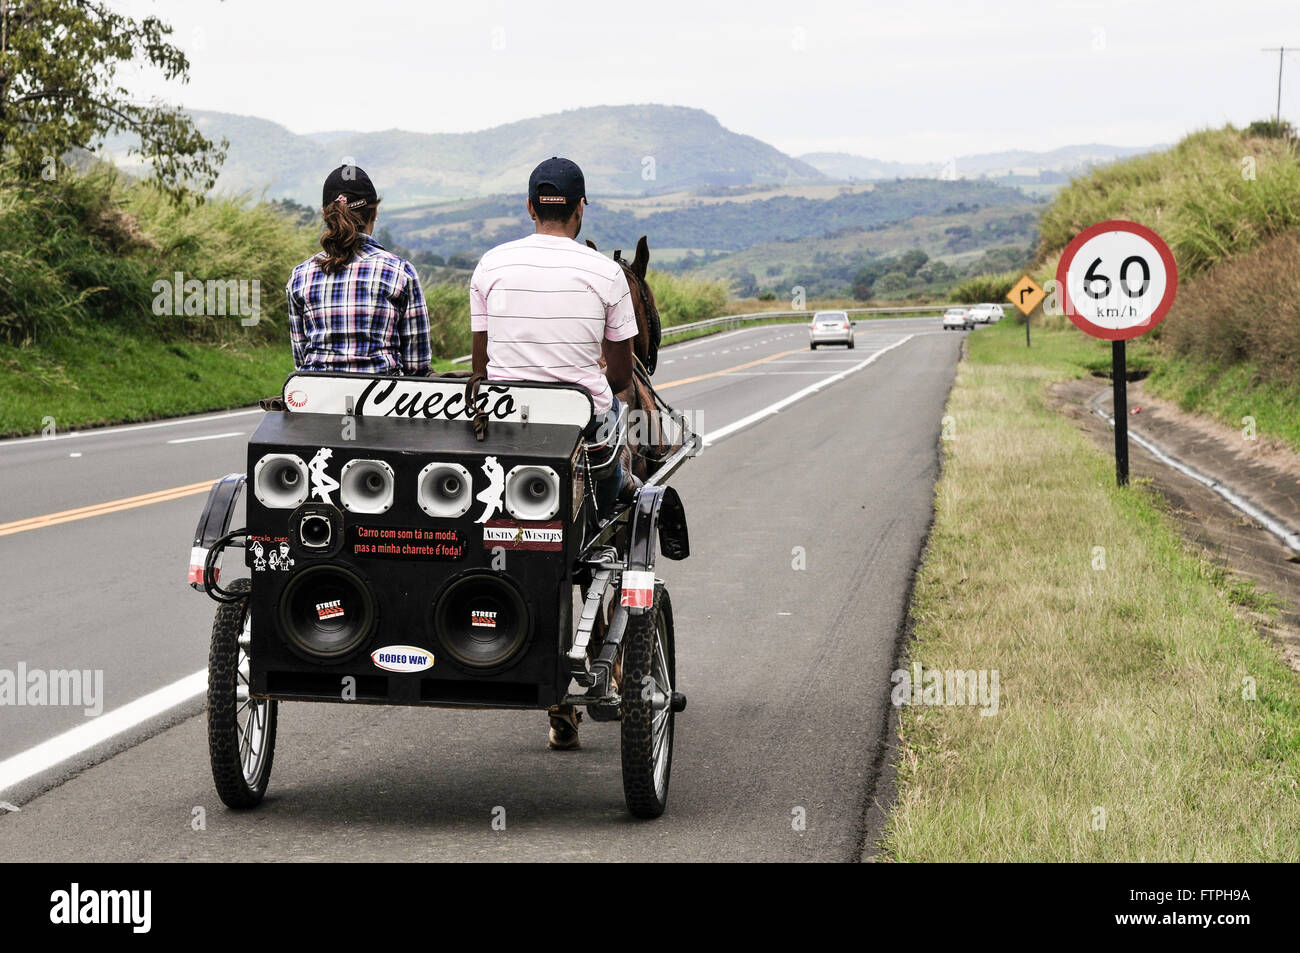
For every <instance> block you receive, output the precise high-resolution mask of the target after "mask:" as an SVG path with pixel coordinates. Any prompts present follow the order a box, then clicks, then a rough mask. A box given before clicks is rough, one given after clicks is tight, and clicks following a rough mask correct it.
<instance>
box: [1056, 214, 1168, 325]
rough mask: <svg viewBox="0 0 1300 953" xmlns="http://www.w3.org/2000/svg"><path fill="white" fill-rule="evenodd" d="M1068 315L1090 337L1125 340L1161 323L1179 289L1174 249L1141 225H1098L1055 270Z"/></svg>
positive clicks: (1079, 239)
mask: <svg viewBox="0 0 1300 953" xmlns="http://www.w3.org/2000/svg"><path fill="white" fill-rule="evenodd" d="M1056 282H1057V286H1058V287H1059V288H1060V289H1061V303H1062V304H1063V305H1064V308H1065V315H1066V317H1068V318H1069V319H1070V320H1071V321H1072V322H1074V325H1075V327H1077V328H1078V329H1079V330H1080V331H1083V332H1084V333H1085V334H1091V335H1092V336H1093V337H1095V338H1102V339H1104V340H1107V341H1126V340H1128V339H1129V338H1135V337H1137V336H1138V335H1141V334H1146V333H1147V332H1148V331H1150V330H1151V329H1152V328H1153V327H1155V326H1156V325H1157V324H1159V323H1160V321H1161V320H1162V319H1163V318H1164V316H1165V315H1166V314H1168V313H1169V309H1170V307H1172V306H1173V303H1174V294H1175V293H1176V292H1177V291H1178V266H1177V265H1175V264H1174V256H1173V253H1172V252H1170V251H1169V246H1168V245H1166V244H1165V243H1164V241H1163V240H1162V239H1161V238H1160V236H1159V235H1157V234H1156V233H1155V232H1153V231H1151V229H1149V228H1147V227H1146V226H1145V225H1139V224H1138V223H1137V222H1125V221H1121V220H1118V219H1116V220H1113V221H1109V222H1099V223H1098V224H1096V225H1093V226H1092V227H1091V228H1086V229H1084V230H1083V231H1082V232H1080V233H1079V234H1078V235H1076V236H1075V237H1074V240H1073V241H1072V242H1070V244H1069V245H1067V246H1066V248H1065V252H1064V254H1062V255H1061V263H1060V264H1059V265H1058V266H1057V268H1056Z"/></svg>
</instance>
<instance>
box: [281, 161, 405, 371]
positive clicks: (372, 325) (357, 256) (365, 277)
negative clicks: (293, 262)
mask: <svg viewBox="0 0 1300 953" xmlns="http://www.w3.org/2000/svg"><path fill="white" fill-rule="evenodd" d="M321 212H322V214H323V215H324V218H325V231H324V233H323V234H322V235H321V238H320V244H321V248H322V249H323V251H321V252H319V253H318V254H316V255H314V256H312V257H311V258H309V259H307V260H306V261H304V262H303V263H302V264H301V265H299V266H298V267H297V268H295V269H294V270H293V274H292V275H291V276H290V278H289V283H288V284H287V285H286V286H285V292H286V293H287V295H288V297H289V338H290V340H291V341H292V343H293V361H294V364H296V365H297V367H298V369H299V370H302V371H356V372H359V373H365V374H410V375H416V374H418V375H423V374H426V373H427V372H428V370H429V312H428V310H427V309H426V307H425V304H424V294H423V293H422V292H421V291H420V278H419V276H418V275H417V274H416V273H415V269H414V268H413V267H411V263H410V262H408V261H406V260H405V259H402V258H399V257H397V256H396V255H394V254H393V253H392V252H389V251H387V250H385V249H384V247H383V246H382V245H380V244H379V243H378V242H376V241H375V240H374V238H372V237H371V235H370V233H371V231H373V230H374V227H375V218H376V217H377V215H378V213H379V196H378V195H377V194H376V193H375V187H374V185H373V184H371V182H370V176H368V175H366V173H365V172H364V171H363V170H362V169H360V168H358V167H357V166H352V165H342V166H339V167H338V168H337V169H335V170H334V171H333V172H331V173H330V174H329V177H328V178H327V179H326V180H325V187H324V189H323V190H322V191H321Z"/></svg>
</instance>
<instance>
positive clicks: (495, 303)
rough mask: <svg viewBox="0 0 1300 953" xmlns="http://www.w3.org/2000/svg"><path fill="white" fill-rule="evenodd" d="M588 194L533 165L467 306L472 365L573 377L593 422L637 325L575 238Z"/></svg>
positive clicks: (569, 720)
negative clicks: (524, 228)
mask: <svg viewBox="0 0 1300 953" xmlns="http://www.w3.org/2000/svg"><path fill="white" fill-rule="evenodd" d="M586 202H587V190H586V182H585V180H584V179H583V176H582V170H581V169H579V168H578V166H577V165H576V164H575V163H573V162H571V161H570V160H568V159H561V158H557V157H554V156H552V157H551V158H550V159H547V160H546V161H544V162H542V163H541V164H540V165H539V166H538V167H537V168H536V169H534V170H533V174H532V175H531V176H529V178H528V199H527V202H526V204H525V207H526V208H527V210H528V217H529V218H531V219H532V220H533V223H534V225H535V228H536V231H535V233H534V234H532V235H529V236H528V237H526V238H521V239H519V240H517V241H513V242H506V243H505V244H504V245H498V246H497V247H495V248H493V249H492V250H491V251H489V252H488V253H487V254H485V255H484V256H483V258H482V260H481V261H479V263H478V267H477V268H475V269H474V277H473V278H472V279H471V280H470V286H469V310H470V328H471V330H472V331H473V334H474V344H473V369H474V373H475V374H484V375H486V376H487V378H488V379H489V380H526V381H555V382H562V383H570V384H580V385H581V386H582V387H584V388H586V389H587V392H588V393H590V394H591V400H592V403H593V404H594V406H595V411H596V420H595V422H594V423H593V430H595V429H598V428H599V427H601V426H602V425H604V424H606V423H608V421H610V420H611V419H616V418H617V416H618V413H619V409H620V408H619V401H618V398H617V397H616V396H615V394H616V393H617V392H618V391H621V390H623V389H624V388H626V387H627V386H628V385H629V384H630V383H631V381H632V361H633V359H632V338H633V337H635V336H636V331H637V328H636V315H635V312H634V311H633V309H632V295H631V291H630V289H629V288H628V285H627V278H626V277H625V276H624V274H623V269H622V268H620V267H619V266H618V265H617V264H616V263H615V262H614V261H612V260H611V259H609V258H606V257H605V256H604V255H601V254H600V253H598V252H596V251H593V250H592V249H590V248H587V247H586V246H585V245H580V244H579V243H578V242H577V241H576V239H577V237H578V233H579V232H580V231H582V213H583V208H584V207H585V205H586ZM602 365H603V366H602ZM623 483H624V472H623V467H622V464H621V462H620V464H619V465H618V467H617V468H616V469H615V471H614V473H613V474H612V475H611V476H610V477H609V479H607V480H603V481H601V482H600V483H599V484H598V485H597V487H596V502H597V506H598V508H600V509H602V510H604V509H608V508H609V507H610V506H611V505H612V504H613V503H614V501H615V500H616V499H617V497H618V494H619V491H620V490H621V489H622V487H623ZM578 720H579V716H578V712H576V711H575V710H574V709H573V708H572V707H571V706H562V707H561V708H557V709H552V710H551V735H550V744H551V747H552V748H555V749H566V748H576V747H578Z"/></svg>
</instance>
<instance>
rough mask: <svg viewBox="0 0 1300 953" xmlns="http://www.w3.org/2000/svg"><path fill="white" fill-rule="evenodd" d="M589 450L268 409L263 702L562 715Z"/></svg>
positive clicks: (255, 443) (262, 502) (550, 441)
mask: <svg viewBox="0 0 1300 953" xmlns="http://www.w3.org/2000/svg"><path fill="white" fill-rule="evenodd" d="M580 439H581V432H580V428H578V427H576V426H566V425H559V424H527V423H511V422H504V421H495V422H493V423H492V424H491V429H490V432H489V436H488V440H487V441H485V442H478V441H476V440H475V438H474V434H473V432H472V429H471V428H470V426H469V424H468V423H467V422H466V421H463V420H456V421H447V420H423V419H420V420H409V419H405V418H400V417H360V416H358V417H349V418H340V417H335V416H333V415H325V414H308V413H271V414H268V415H267V416H266V417H265V418H263V420H262V422H261V424H260V425H259V426H258V428H257V431H256V432H255V433H254V434H253V436H252V438H251V440H250V442H249V448H248V473H249V487H248V492H247V494H246V499H247V506H248V514H247V515H248V520H247V527H248V533H249V535H248V550H247V556H246V558H247V562H248V566H249V569H250V570H251V576H252V595H251V605H252V637H251V643H250V645H249V655H250V673H249V676H250V686H251V690H252V692H253V694H254V695H259V696H267V697H272V698H281V699H305V700H312V701H359V702H367V701H368V702H380V703H384V704H401V705H457V706H486V707H506V708H546V707H548V706H550V705H554V704H557V703H558V702H559V701H560V700H561V699H562V698H563V696H564V693H565V691H566V689H567V687H568V676H567V674H566V671H567V670H566V667H565V666H564V664H563V662H562V656H563V654H564V652H565V651H566V650H567V648H568V644H569V641H570V640H571V638H572V628H571V615H572V586H573V577H572V566H573V561H574V557H575V555H576V552H577V549H578V547H579V546H580V545H581V543H582V530H583V525H584V524H583V518H584V517H583V510H582V499H583V492H584V488H583V485H582V480H581V476H580V475H577V476H576V477H575V470H576V466H575V464H576V462H577V454H578V452H579V447H580ZM259 464H260V466H259ZM422 481H423V487H424V489H423V491H422V490H421V485H422ZM466 483H468V487H467V486H466V485H465V484H466Z"/></svg>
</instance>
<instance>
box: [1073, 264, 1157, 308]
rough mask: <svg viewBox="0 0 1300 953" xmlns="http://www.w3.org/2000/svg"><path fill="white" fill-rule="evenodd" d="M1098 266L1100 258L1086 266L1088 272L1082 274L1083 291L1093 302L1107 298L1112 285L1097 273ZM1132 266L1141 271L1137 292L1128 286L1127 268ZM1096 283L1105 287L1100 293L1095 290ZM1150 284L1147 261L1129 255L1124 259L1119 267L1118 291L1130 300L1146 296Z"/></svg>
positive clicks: (1149, 269) (1149, 270)
mask: <svg viewBox="0 0 1300 953" xmlns="http://www.w3.org/2000/svg"><path fill="white" fill-rule="evenodd" d="M1100 264H1101V259H1100V258H1097V259H1095V260H1094V261H1093V263H1092V264H1091V265H1089V266H1088V270H1087V271H1086V272H1084V275H1083V290H1084V291H1085V292H1086V293H1087V295H1088V297H1089V298H1092V299H1093V300H1100V299H1102V298H1106V297H1109V296H1110V291H1111V288H1112V287H1113V285H1112V284H1111V280H1110V279H1109V278H1107V277H1106V276H1105V275H1103V274H1099V273H1098V272H1097V266H1098V265H1100ZM1133 265H1137V266H1138V267H1140V268H1141V269H1142V285H1141V287H1139V288H1138V289H1137V291H1134V290H1133V286H1132V285H1130V284H1129V281H1128V272H1129V268H1130V267H1131V266H1133ZM1098 282H1101V283H1103V284H1104V285H1105V287H1104V288H1103V289H1102V290H1101V291H1098V290H1097V283H1098ZM1150 284H1151V266H1150V265H1148V264H1147V260H1146V259H1145V258H1143V257H1142V256H1141V255H1129V256H1128V257H1127V258H1125V259H1124V263H1123V264H1122V265H1120V266H1119V287H1120V290H1121V291H1123V292H1124V294H1126V295H1128V296H1129V297H1130V298H1140V297H1142V296H1143V295H1144V294H1146V292H1147V288H1148V287H1149V286H1150Z"/></svg>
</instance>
